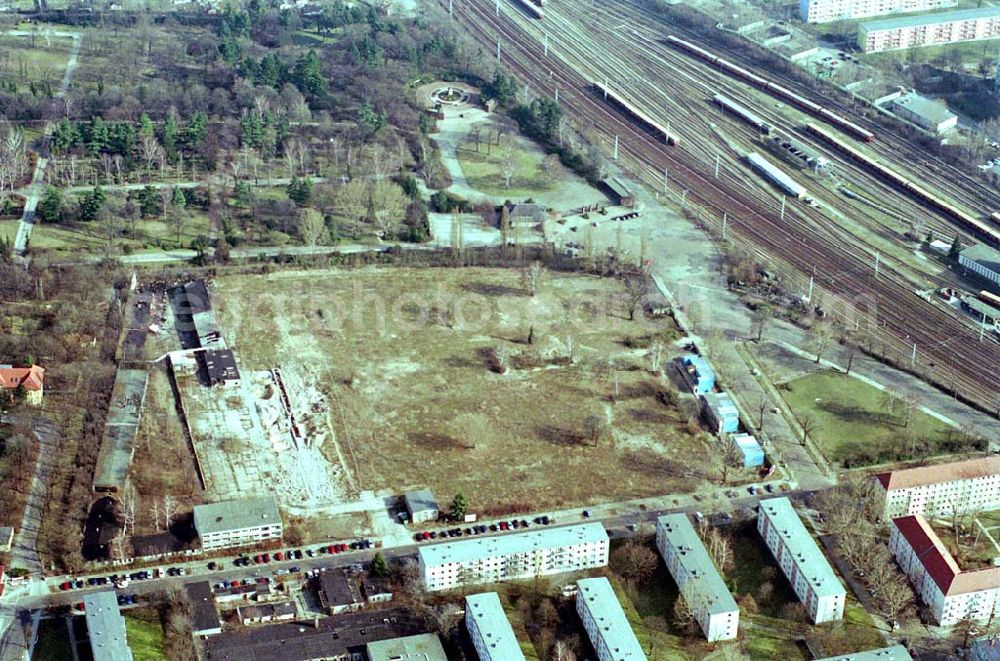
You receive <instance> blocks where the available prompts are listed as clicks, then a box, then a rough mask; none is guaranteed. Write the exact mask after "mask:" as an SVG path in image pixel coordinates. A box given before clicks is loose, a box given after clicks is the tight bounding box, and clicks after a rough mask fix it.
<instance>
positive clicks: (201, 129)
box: [185, 110, 208, 147]
mask: <svg viewBox="0 0 1000 661" xmlns="http://www.w3.org/2000/svg"><path fill="white" fill-rule="evenodd" d="M207 128H208V115H206V114H205V113H204V112H202V111H201V110H199V111H198V112H196V113H195V114H194V115H192V116H191V121H190V122H188V125H187V130H186V131H185V133H186V134H187V142H188V144H189V145H190V146H192V147H197V146H198V145H199V144H200V143H201V141H202V140H203V139H204V138H205V130H206V129H207Z"/></svg>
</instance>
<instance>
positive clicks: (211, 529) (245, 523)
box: [194, 496, 281, 535]
mask: <svg viewBox="0 0 1000 661" xmlns="http://www.w3.org/2000/svg"><path fill="white" fill-rule="evenodd" d="M278 523H281V513H280V512H279V511H278V501H276V500H275V499H274V496H261V497H259V498H245V499H242V500H226V501H222V502H218V503H209V504H207V505H195V507H194V528H195V530H197V531H198V534H199V535H207V534H210V533H216V532H227V531H231V530H242V529H244V528H255V527H257V526H264V525H274V524H278Z"/></svg>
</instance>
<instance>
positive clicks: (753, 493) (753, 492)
mask: <svg viewBox="0 0 1000 661" xmlns="http://www.w3.org/2000/svg"><path fill="white" fill-rule="evenodd" d="M747 491H749V492H750V495H751V496H756V495H757V487H755V486H754V485H752V484H751V485H750V486H749V487H747Z"/></svg>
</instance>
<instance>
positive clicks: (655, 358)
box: [646, 339, 666, 373]
mask: <svg viewBox="0 0 1000 661" xmlns="http://www.w3.org/2000/svg"><path fill="white" fill-rule="evenodd" d="M665 356H666V348H665V347H664V346H663V342H661V341H660V340H659V339H656V340H653V342H652V343H651V344H650V345H649V352H648V353H647V354H646V357H647V358H649V369H650V371H651V372H654V373H659V371H660V367H661V366H662V365H663V359H664V357H665Z"/></svg>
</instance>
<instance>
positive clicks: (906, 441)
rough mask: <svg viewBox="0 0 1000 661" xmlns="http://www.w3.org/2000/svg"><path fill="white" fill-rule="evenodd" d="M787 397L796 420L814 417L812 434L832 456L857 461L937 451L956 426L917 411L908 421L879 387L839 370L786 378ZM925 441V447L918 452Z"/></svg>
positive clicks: (843, 461) (854, 463) (848, 463)
mask: <svg viewBox="0 0 1000 661" xmlns="http://www.w3.org/2000/svg"><path fill="white" fill-rule="evenodd" d="M786 385H787V389H786V390H785V391H784V392H783V394H784V397H785V401H786V402H787V403H788V405H789V406H790V407H791V408H792V411H793V412H794V413H795V415H796V417H797V418H799V420H803V419H806V420H808V419H810V418H811V419H812V420H813V421H814V427H815V429H814V431H813V432H812V439H813V441H815V442H816V444H817V445H818V446H819V447H820V449H821V450H822V452H823V454H824V455H825V456H826V458H827V459H829V460H830V461H835V462H839V463H841V464H843V465H845V466H858V465H866V464H872V463H880V462H882V461H897V460H901V459H905V458H907V457H908V456H911V454H913V450H914V447H916V448H917V453H919V454H922V455H923V454H938V453H940V452H942V448H941V447H940V446H941V444H942V443H945V442H946V441H948V440H949V439H950V437H951V436H953V432H954V430H953V429H952V428H951V427H950V426H948V425H946V424H944V423H943V422H941V421H939V420H937V419H935V418H932V417H930V416H929V415H927V414H925V413H922V412H919V411H918V412H916V413H915V414H914V415H913V417H912V419H911V420H910V422H909V424H908V425H905V426H904V424H903V420H902V419H901V416H899V415H898V414H897V415H893V416H891V415H889V414H888V413H886V411H885V409H884V407H883V403H882V401H883V393H882V392H881V391H879V390H878V389H877V388H874V387H872V386H869V385H867V384H865V383H863V382H862V381H859V380H858V379H855V378H853V377H851V376H847V375H844V374H841V373H839V372H832V371H823V372H815V373H813V374H809V375H807V376H803V377H799V378H797V379H793V380H792V381H789V382H788V383H787V384H786ZM921 444H924V445H926V450H928V451H929V452H921V451H920V448H919V446H920V445H921Z"/></svg>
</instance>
